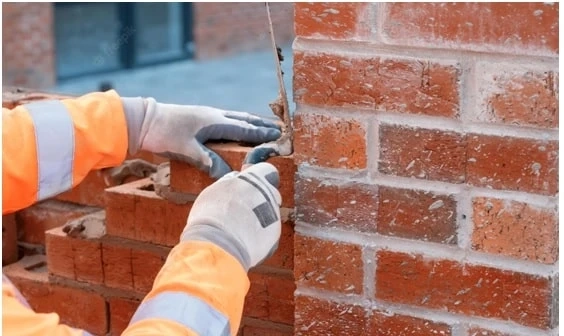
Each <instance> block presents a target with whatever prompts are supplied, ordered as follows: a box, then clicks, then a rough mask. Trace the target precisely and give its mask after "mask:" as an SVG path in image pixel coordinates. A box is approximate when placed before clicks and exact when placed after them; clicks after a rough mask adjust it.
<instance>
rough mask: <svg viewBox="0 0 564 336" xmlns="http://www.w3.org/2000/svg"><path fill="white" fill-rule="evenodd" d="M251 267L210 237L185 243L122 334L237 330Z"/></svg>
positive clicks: (233, 332) (230, 332)
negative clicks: (213, 242) (246, 266)
mask: <svg viewBox="0 0 564 336" xmlns="http://www.w3.org/2000/svg"><path fill="white" fill-rule="evenodd" d="M249 286H250V283H249V278H248V276H247V272H246V271H245V269H244V268H243V267H242V266H241V264H240V263H239V261H237V259H235V258H234V257H233V256H231V255H230V254H228V253H227V252H225V251H224V250H222V249H221V248H219V247H218V246H216V245H214V244H212V243H209V242H197V241H190V242H181V243H180V244H178V245H177V246H175V247H174V248H173V249H172V251H171V252H170V254H169V256H168V258H167V260H166V263H165V265H164V266H163V268H162V269H161V271H160V272H159V274H158V275H157V277H156V278H155V282H154V284H153V288H152V290H151V291H150V292H149V294H147V296H146V297H145V299H144V300H143V302H142V303H141V305H140V306H139V308H138V309H137V311H136V312H135V314H134V316H133V318H132V319H131V322H130V324H129V326H128V327H127V329H126V330H125V331H124V333H123V334H122V336H140V335H236V334H237V331H238V329H239V325H240V323H241V316H242V313H243V305H244V301H245V296H246V295H247V292H248V290H249Z"/></svg>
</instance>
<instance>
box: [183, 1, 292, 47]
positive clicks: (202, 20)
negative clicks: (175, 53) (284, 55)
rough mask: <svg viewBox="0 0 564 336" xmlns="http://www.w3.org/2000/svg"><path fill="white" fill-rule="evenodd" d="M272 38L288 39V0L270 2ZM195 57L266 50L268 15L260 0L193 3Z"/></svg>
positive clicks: (282, 41) (289, 19) (268, 43)
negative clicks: (273, 36)
mask: <svg viewBox="0 0 564 336" xmlns="http://www.w3.org/2000/svg"><path fill="white" fill-rule="evenodd" d="M270 12H271V18H272V25H273V27H274V33H275V37H276V42H277V43H278V44H279V45H281V46H283V45H285V44H289V43H291V42H292V40H293V38H294V28H293V21H292V15H293V12H294V5H293V3H291V2H286V3H271V4H270ZM194 20H195V22H194V38H195V41H196V49H197V50H196V57H197V58H210V57H218V56H223V55H228V54H234V53H237V52H242V51H251V50H269V48H270V35H269V31H268V17H267V15H266V7H265V5H264V3H263V2H256V3H250V2H247V3H244V2H240V3H235V2H231V3H212V2H195V3H194Z"/></svg>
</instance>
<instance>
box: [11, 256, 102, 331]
mask: <svg viewBox="0 0 564 336" xmlns="http://www.w3.org/2000/svg"><path fill="white" fill-rule="evenodd" d="M3 273H4V274H5V275H6V276H7V277H8V278H9V279H10V280H11V281H12V282H13V283H14V285H15V286H16V287H17V288H18V289H19V290H20V291H21V293H22V295H23V296H24V297H25V298H26V300H28V302H29V304H30V306H31V307H32V309H34V310H35V311H36V312H38V313H52V312H55V313H57V314H59V316H60V318H61V322H62V323H64V324H67V325H69V326H71V327H75V328H80V329H85V330H87V331H89V332H90V333H92V334H95V335H105V334H106V333H107V331H108V322H107V320H106V316H107V310H106V301H105V299H104V297H102V295H101V294H99V293H96V292H92V291H89V290H86V289H82V288H78V287H76V288H75V287H69V286H66V285H61V284H54V283H49V281H48V275H47V272H46V267H45V257H44V256H41V255H36V256H32V257H25V258H24V259H21V260H20V261H19V262H18V263H15V264H12V265H10V266H8V267H5V268H4V269H3Z"/></svg>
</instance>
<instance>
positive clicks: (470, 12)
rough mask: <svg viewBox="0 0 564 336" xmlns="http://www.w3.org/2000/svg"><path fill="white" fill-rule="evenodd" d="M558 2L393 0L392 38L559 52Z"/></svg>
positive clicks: (388, 28) (386, 29)
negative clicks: (415, 1) (416, 0)
mask: <svg viewBox="0 0 564 336" xmlns="http://www.w3.org/2000/svg"><path fill="white" fill-rule="evenodd" d="M558 9H559V5H558V3H550V4H546V3H487V4H485V3H418V4H413V3H407V2H406V3H390V4H387V5H386V13H385V17H386V19H385V21H384V26H383V33H384V35H385V36H387V38H388V39H389V40H390V42H393V43H401V44H410V45H425V46H436V45H442V46H445V47H455V48H457V49H468V50H479V51H496V50H503V51H507V52H514V51H517V52H519V53H531V54H537V53H543V54H548V55H554V54H557V53H558Z"/></svg>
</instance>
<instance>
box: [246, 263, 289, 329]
mask: <svg viewBox="0 0 564 336" xmlns="http://www.w3.org/2000/svg"><path fill="white" fill-rule="evenodd" d="M249 279H250V281H251V288H250V289H249V293H248V294H247V296H246V298H245V307H244V310H243V315H245V316H247V317H253V318H259V319H262V320H267V321H272V322H277V323H285V324H293V323H294V290H295V289H296V286H295V284H294V279H293V278H292V276H291V274H290V275H288V274H284V275H277V274H261V273H256V272H250V273H249Z"/></svg>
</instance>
